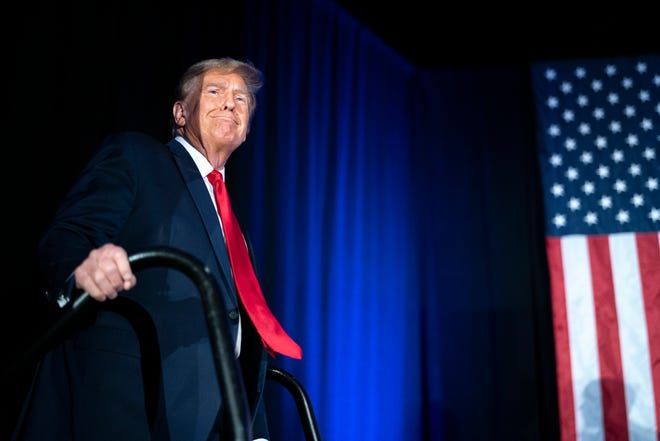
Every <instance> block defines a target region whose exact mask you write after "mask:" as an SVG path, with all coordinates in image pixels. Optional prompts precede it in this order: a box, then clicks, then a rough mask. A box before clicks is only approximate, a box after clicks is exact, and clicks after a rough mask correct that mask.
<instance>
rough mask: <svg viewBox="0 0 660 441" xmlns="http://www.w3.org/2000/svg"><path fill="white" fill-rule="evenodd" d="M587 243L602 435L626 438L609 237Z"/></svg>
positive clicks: (625, 439) (626, 421)
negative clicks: (594, 322)
mask: <svg viewBox="0 0 660 441" xmlns="http://www.w3.org/2000/svg"><path fill="white" fill-rule="evenodd" d="M587 243H588V246H589V263H590V266H591V285H592V290H593V296H594V309H595V311H594V313H595V317H596V335H597V338H598V362H599V366H600V378H601V383H600V388H601V401H602V409H603V428H604V432H605V439H606V440H612V441H614V438H615V439H616V440H617V441H628V417H627V412H626V398H625V389H624V385H623V383H624V380H623V364H622V362H621V345H620V341H619V322H618V319H617V311H616V300H615V298H614V281H613V278H612V265H611V259H610V246H609V239H608V236H591V237H589V238H588V239H587ZM612 436H614V438H612Z"/></svg>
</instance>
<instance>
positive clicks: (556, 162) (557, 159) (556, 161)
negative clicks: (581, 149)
mask: <svg viewBox="0 0 660 441" xmlns="http://www.w3.org/2000/svg"><path fill="white" fill-rule="evenodd" d="M561 164H562V158H561V155H560V154H557V153H555V154H553V155H552V156H550V165H552V166H553V167H559V166H560V165H561Z"/></svg>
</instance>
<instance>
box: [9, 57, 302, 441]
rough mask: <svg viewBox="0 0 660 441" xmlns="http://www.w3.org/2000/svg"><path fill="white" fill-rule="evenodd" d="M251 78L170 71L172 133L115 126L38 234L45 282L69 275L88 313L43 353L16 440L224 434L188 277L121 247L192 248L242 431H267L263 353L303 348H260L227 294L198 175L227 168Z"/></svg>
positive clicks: (211, 203)
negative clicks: (239, 397)
mask: <svg viewBox="0 0 660 441" xmlns="http://www.w3.org/2000/svg"><path fill="white" fill-rule="evenodd" d="M261 86H262V79H261V72H260V71H259V70H257V69H256V68H255V67H254V66H253V65H252V64H251V63H249V62H243V61H239V60H235V59H232V58H221V59H209V60H204V61H201V62H199V63H196V64H194V65H193V66H191V67H190V68H189V69H188V70H187V71H186V72H185V73H184V75H183V76H182V78H181V80H180V83H179V87H178V92H177V97H176V101H175V102H174V104H173V108H172V130H173V135H174V138H173V139H172V140H170V142H169V143H167V144H166V145H163V144H162V143H160V142H158V141H156V140H155V139H153V138H151V137H149V136H146V135H144V134H140V133H136V132H129V133H120V134H116V135H113V136H110V137H108V138H107V139H106V140H105V142H104V143H103V145H102V146H101V148H100V149H99V150H98V152H97V153H96V154H95V155H94V156H93V158H92V159H91V161H90V162H89V164H88V165H87V166H86V168H85V169H84V170H83V172H82V174H81V176H80V177H79V179H78V180H77V182H76V183H75V184H74V186H73V188H72V189H71V190H70V191H69V193H68V194H67V196H66V198H65V200H64V201H63V203H62V205H61V206H60V208H59V210H58V211H57V213H56V216H55V219H54V221H53V223H52V224H51V225H50V226H49V228H47V229H46V231H45V234H44V235H43V238H42V240H41V242H40V245H39V249H38V262H39V265H40V270H41V272H42V273H43V276H44V278H45V282H44V283H45V285H46V286H47V289H48V292H50V293H53V292H59V290H60V289H61V288H62V286H64V285H65V281H67V280H69V281H70V284H71V285H73V284H75V287H76V288H78V289H79V290H82V291H85V292H87V293H88V294H89V296H91V297H92V298H93V299H95V300H97V301H98V302H99V304H98V305H99V311H98V312H97V313H95V315H94V316H93V317H91V318H90V319H89V320H88V321H87V322H86V323H84V324H82V325H81V326H80V329H78V330H76V332H75V333H74V334H73V335H72V336H71V338H69V339H67V340H66V341H64V342H63V343H62V344H61V345H59V346H57V347H56V348H54V350H52V351H51V352H49V353H48V354H47V355H46V357H44V359H43V360H42V362H41V364H40V366H39V367H38V370H37V376H36V379H35V382H34V385H33V387H32V391H31V393H30V394H29V397H28V400H27V401H26V408H25V411H24V418H23V419H24V421H23V422H22V423H21V424H20V427H19V430H18V431H17V439H21V440H32V439H39V440H72V439H75V440H87V439H89V440H106V439H107V440H113V441H117V440H121V441H129V440H141V441H142V440H148V439H158V440H173V441H174V440H176V441H178V440H185V441H194V440H199V441H206V440H220V439H227V438H226V434H227V430H228V427H227V424H226V423H225V424H223V418H222V415H223V411H222V396H221V391H220V388H219V385H218V381H217V380H218V379H217V376H216V369H215V366H214V359H213V354H212V349H211V347H210V341H209V336H208V332H207V327H206V323H205V320H204V313H203V306H202V303H201V300H200V297H199V292H198V290H197V288H196V287H195V286H194V284H193V282H192V281H191V280H189V278H188V277H187V276H185V275H184V274H182V273H181V272H179V271H177V270H174V269H171V268H148V269H145V270H142V271H141V272H140V273H139V274H137V277H136V274H134V273H133V271H132V269H131V265H130V263H129V256H130V255H131V254H133V253H135V252H138V251H142V250H145V249H149V248H152V247H155V246H167V247H172V248H175V249H179V250H182V251H185V252H187V253H189V254H191V255H193V256H194V257H196V258H198V259H199V260H200V261H201V262H203V263H204V264H205V265H206V266H208V268H209V270H210V272H211V274H212V275H213V276H214V277H215V278H216V281H217V282H218V287H219V291H220V293H221V297H222V299H221V300H222V301H221V303H222V304H223V305H224V307H225V309H226V313H227V320H228V322H229V323H230V325H231V333H232V337H233V338H234V339H235V342H236V354H237V356H239V361H240V366H241V369H242V377H243V380H244V383H245V389H246V393H247V398H248V402H249V407H250V415H251V416H253V421H252V426H251V427H250V428H249V433H251V434H252V435H253V438H254V439H260V440H261V439H268V427H267V421H266V414H265V409H264V405H263V400H262V392H263V387H264V383H265V373H266V368H267V352H271V354H273V353H274V352H276V351H279V352H280V353H285V355H288V356H291V357H293V358H301V356H302V353H301V351H300V348H299V347H298V346H297V345H296V344H295V343H294V342H292V341H291V342H290V346H291V347H292V349H291V350H290V351H289V352H287V351H286V350H285V351H281V350H280V349H277V348H275V347H273V346H271V345H269V344H268V343H267V342H266V338H265V337H263V336H260V335H259V334H258V333H257V331H256V329H255V326H254V325H253V320H252V319H251V317H253V315H252V312H250V313H249V314H248V313H246V309H245V305H244V304H243V302H240V301H239V300H238V295H237V285H236V283H235V281H234V278H233V274H234V275H236V273H237V272H238V271H237V270H236V268H235V267H232V266H231V265H230V259H229V257H230V256H228V253H227V248H226V247H225V241H224V240H223V237H224V233H223V231H227V228H228V225H225V224H223V223H224V222H225V220H224V218H223V220H222V221H221V220H220V216H219V215H218V211H216V207H215V205H218V204H219V202H218V203H216V200H215V198H214V196H215V195H214V187H213V185H212V184H211V181H209V178H208V177H207V176H208V175H209V173H210V172H211V171H213V170H217V171H218V172H220V173H221V174H223V175H224V171H225V164H226V163H227V160H228V159H229V157H230V156H231V154H232V153H233V152H234V151H235V150H236V149H237V148H238V147H239V146H240V145H241V144H242V143H243V142H244V141H245V139H246V137H247V134H248V132H249V127H250V121H251V118H252V116H253V114H254V110H255V107H256V94H257V92H258V90H259V89H260V88H261ZM240 242H241V243H242V245H243V246H244V247H245V246H246V244H245V241H244V240H242V239H241V241H240ZM246 249H247V248H246ZM232 263H233V259H232ZM257 285H258V284H257ZM256 290H257V291H258V295H259V296H260V295H261V293H260V289H259V288H258V286H257V287H256ZM123 291H128V292H126V293H122V292H123ZM120 293H122V294H121V295H120ZM64 297H66V296H64ZM58 301H59V302H60V303H65V302H66V301H67V299H66V298H62V297H60V298H59V299H58ZM261 309H264V308H263V307H262V308H261ZM248 310H249V307H248ZM282 334H284V333H283V332H282ZM283 338H284V339H285V340H287V339H288V340H290V339H289V338H288V336H286V335H285V334H284V337H283ZM262 340H263V342H264V343H262ZM287 344H289V343H287Z"/></svg>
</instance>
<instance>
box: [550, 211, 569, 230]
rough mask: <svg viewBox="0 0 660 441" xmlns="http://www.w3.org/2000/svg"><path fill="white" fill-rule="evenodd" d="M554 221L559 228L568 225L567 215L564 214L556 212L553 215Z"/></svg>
mask: <svg viewBox="0 0 660 441" xmlns="http://www.w3.org/2000/svg"><path fill="white" fill-rule="evenodd" d="M552 223H553V224H554V226H555V227H557V228H561V227H564V226H566V216H564V215H563V214H555V215H554V216H553V217H552Z"/></svg>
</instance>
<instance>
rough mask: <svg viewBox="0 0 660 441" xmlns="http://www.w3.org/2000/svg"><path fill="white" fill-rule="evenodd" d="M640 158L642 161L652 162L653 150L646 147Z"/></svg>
mask: <svg viewBox="0 0 660 441" xmlns="http://www.w3.org/2000/svg"><path fill="white" fill-rule="evenodd" d="M642 156H643V157H644V159H647V160H649V161H652V160H654V159H655V150H653V149H652V148H651V147H646V148H645V149H644V151H643V152H642Z"/></svg>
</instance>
